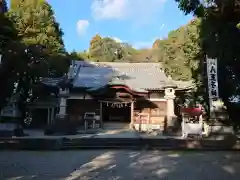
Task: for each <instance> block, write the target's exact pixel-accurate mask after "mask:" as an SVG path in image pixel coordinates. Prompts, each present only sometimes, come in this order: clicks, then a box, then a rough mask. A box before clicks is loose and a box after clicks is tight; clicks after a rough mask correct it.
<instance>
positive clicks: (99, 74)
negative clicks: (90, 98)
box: [73, 61, 177, 91]
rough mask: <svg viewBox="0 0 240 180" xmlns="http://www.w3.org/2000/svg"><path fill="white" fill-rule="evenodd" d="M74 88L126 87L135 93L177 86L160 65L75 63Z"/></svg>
mask: <svg viewBox="0 0 240 180" xmlns="http://www.w3.org/2000/svg"><path fill="white" fill-rule="evenodd" d="M75 68H76V69H75V76H74V77H73V78H74V80H73V86H74V87H85V88H92V89H98V88H101V87H104V86H106V85H127V86H129V87H130V88H131V89H133V90H135V91H146V90H159V89H164V87H166V86H175V87H177V85H176V84H175V83H174V82H173V81H172V80H171V79H169V78H168V77H167V76H166V75H165V73H164V72H163V70H162V67H161V65H160V63H122V62H119V63H116V62H100V63H90V62H87V61H76V62H75Z"/></svg>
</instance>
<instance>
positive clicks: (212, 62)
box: [207, 58, 219, 100]
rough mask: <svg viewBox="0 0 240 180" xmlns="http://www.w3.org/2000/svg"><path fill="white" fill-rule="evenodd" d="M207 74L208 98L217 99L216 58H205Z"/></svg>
mask: <svg viewBox="0 0 240 180" xmlns="http://www.w3.org/2000/svg"><path fill="white" fill-rule="evenodd" d="M207 76H208V94H209V99H212V100H217V99H218V98H219V92H218V74H217V60H216V59H210V58H207Z"/></svg>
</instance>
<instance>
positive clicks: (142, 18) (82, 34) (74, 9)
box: [48, 0, 192, 51]
mask: <svg viewBox="0 0 240 180" xmlns="http://www.w3.org/2000/svg"><path fill="white" fill-rule="evenodd" d="M48 2H49V3H50V4H51V5H52V7H53V9H54V11H55V15H56V19H57V21H58V22H59V23H60V27H61V28H62V29H63V31H64V43H65V45H66V48H67V50H68V51H72V50H76V51H82V50H87V49H88V47H89V41H90V40H91V38H92V37H93V36H94V35H95V34H96V33H99V34H100V35H101V36H110V37H113V38H116V39H117V40H120V41H123V42H126V43H129V44H131V45H133V46H134V47H136V48H145V47H150V46H151V45H152V43H153V41H154V40H155V39H156V38H164V37H166V36H167V34H168V32H169V31H171V30H174V29H176V28H178V27H179V26H181V25H184V24H186V23H187V22H188V21H189V20H190V19H191V18H192V17H191V16H185V15H184V14H183V13H182V12H181V11H180V10H179V9H178V7H177V4H176V3H175V1H174V0H147V1H146V0H69V1H63V0H48Z"/></svg>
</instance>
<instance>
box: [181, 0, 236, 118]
mask: <svg viewBox="0 0 240 180" xmlns="http://www.w3.org/2000/svg"><path fill="white" fill-rule="evenodd" d="M176 1H177V2H178V3H179V8H180V9H181V10H183V11H184V12H185V13H186V14H189V13H193V14H194V15H196V16H197V17H199V18H201V23H200V25H199V29H200V30H199V34H200V36H199V38H200V41H201V43H200V45H201V51H202V52H203V53H204V54H205V55H206V56H207V57H209V58H214V59H217V61H218V83H219V93H220V97H221V98H222V100H223V101H224V103H225V105H226V106H227V108H228V111H229V112H230V116H231V117H232V119H238V117H233V116H232V113H231V112H232V111H231V108H232V107H233V106H232V103H230V100H229V99H230V98H231V97H232V96H236V95H239V93H240V88H239V87H240V86H239V85H240V63H239V60H240V52H239V47H240V41H239V40H238V39H240V31H239V29H238V28H237V27H236V24H238V23H239V20H240V18H239V17H240V6H239V5H240V2H239V0H228V1H219V0H211V1H210V0H209V1H200V0H176ZM203 2H204V3H203ZM199 61H200V63H199V64H201V66H199V68H201V67H204V58H202V59H199ZM202 79H204V78H202ZM204 83H205V85H207V84H206V82H204ZM226 87H228V88H226Z"/></svg>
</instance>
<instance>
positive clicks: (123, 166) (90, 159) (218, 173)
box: [0, 150, 240, 180]
mask: <svg viewBox="0 0 240 180" xmlns="http://www.w3.org/2000/svg"><path fill="white" fill-rule="evenodd" d="M30 179H38V180H78V179H79V180H134V179H136V180H143V179H144V180H146V179H149V180H155V179H158V180H163V179H166V180H237V179H238V180H239V179H240V153H239V152H166V151H164V152H162V151H122V150H121V151H107V150H102V151H101V150H95V151H94V150H84V151H54V152H36V151H35V152H30V151H20V152H13V151H8V152H7V151H0V180H30Z"/></svg>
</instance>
